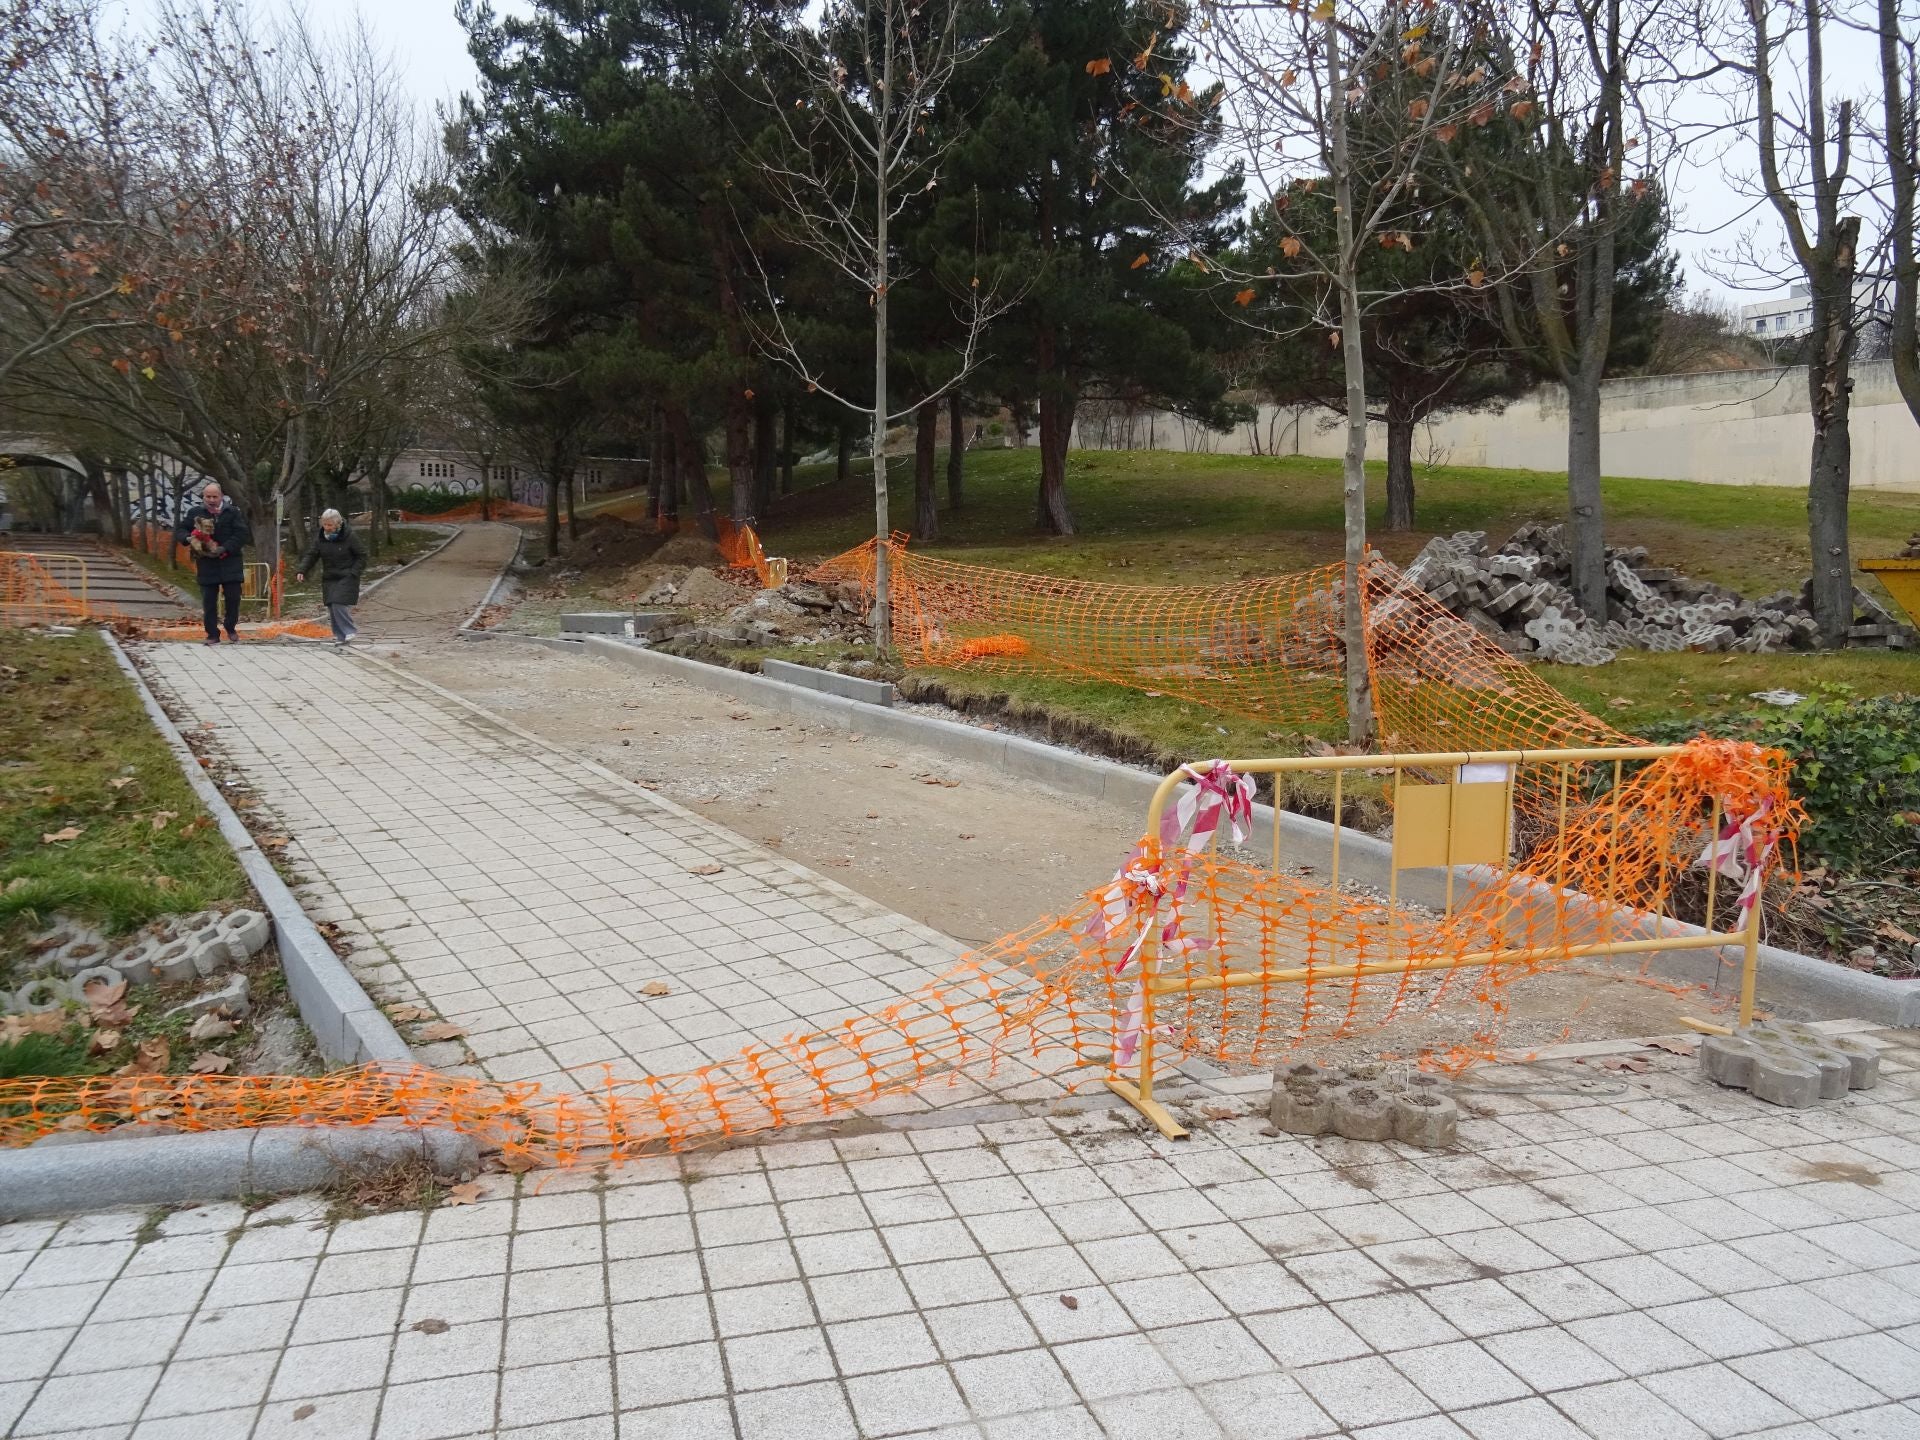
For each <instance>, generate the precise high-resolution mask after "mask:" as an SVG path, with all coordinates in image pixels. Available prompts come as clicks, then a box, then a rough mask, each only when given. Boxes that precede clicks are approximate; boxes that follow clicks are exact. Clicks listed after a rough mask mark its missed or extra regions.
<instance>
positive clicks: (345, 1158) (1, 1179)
mask: <svg viewBox="0 0 1920 1440" xmlns="http://www.w3.org/2000/svg"><path fill="white" fill-rule="evenodd" d="M59 1138H60V1140H61V1141H63V1142H64V1143H61V1144H58V1145H53V1144H42V1145H35V1146H31V1147H29V1148H27V1149H25V1150H0V1221H5V1220H32V1219H38V1218H41V1217H43V1216H51V1215H67V1214H71V1213H73V1212H74V1211H77V1210H117V1209H132V1208H137V1207H142V1206H150V1205H189V1204H196V1203H199V1202H202V1201H207V1200H231V1199H233V1198H235V1197H236V1196H240V1195H291V1194H295V1193H297V1192H299V1191H302V1190H315V1189H318V1188H320V1187H321V1186H324V1185H326V1184H327V1183H329V1182H330V1181H331V1180H333V1179H334V1178H335V1177H336V1176H338V1175H340V1174H342V1173H350V1172H352V1171H355V1170H359V1169H363V1168H375V1167H381V1166H387V1165H392V1164H396V1163H399V1162H402V1161H408V1160H415V1159H420V1160H424V1161H426V1163H427V1164H428V1165H430V1166H431V1167H432V1168H433V1173H434V1174H435V1175H444V1176H449V1177H457V1178H459V1179H463V1180H464V1179H467V1178H469V1177H470V1176H472V1175H473V1174H474V1173H475V1172H476V1171H478V1169H479V1167H480V1152H479V1147H478V1146H477V1145H476V1144H475V1143H474V1141H473V1139H472V1137H471V1136H468V1135H462V1134H460V1133H459V1132H458V1131H456V1130H448V1129H445V1128H443V1127H438V1126H418V1127H412V1126H399V1125H361V1126H338V1125H335V1126H326V1125H270V1126H262V1127H260V1128H259V1129H253V1130H202V1131H196V1132H193V1133H191V1134H180V1135H135V1136H128V1137H125V1138H115V1137H114V1136H113V1135H112V1134H105V1135H90V1134H87V1133H86V1132H84V1131H76V1132H73V1133H71V1134H67V1133H59Z"/></svg>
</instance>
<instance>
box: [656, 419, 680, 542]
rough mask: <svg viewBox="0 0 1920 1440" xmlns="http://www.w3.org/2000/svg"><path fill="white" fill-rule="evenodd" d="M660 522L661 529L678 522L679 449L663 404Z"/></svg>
mask: <svg viewBox="0 0 1920 1440" xmlns="http://www.w3.org/2000/svg"><path fill="white" fill-rule="evenodd" d="M660 522H661V527H660V528H661V529H663V530H672V529H674V528H676V527H677V526H678V525H679V524H680V450H679V447H678V446H677V445H675V444H674V439H673V425H672V423H671V415H670V412H669V411H668V410H667V408H666V407H665V406H662V407H661V408H660Z"/></svg>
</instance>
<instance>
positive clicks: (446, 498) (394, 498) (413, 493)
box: [387, 485, 500, 515]
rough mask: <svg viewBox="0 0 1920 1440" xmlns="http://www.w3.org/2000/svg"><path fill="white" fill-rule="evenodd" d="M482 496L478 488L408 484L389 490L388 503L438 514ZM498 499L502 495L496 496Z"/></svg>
mask: <svg viewBox="0 0 1920 1440" xmlns="http://www.w3.org/2000/svg"><path fill="white" fill-rule="evenodd" d="M479 498H480V492H479V491H478V490H474V491H465V490H447V489H444V488H442V487H441V486H438V485H407V486H395V487H390V488H389V489H388V490H387V505H388V506H389V508H391V509H394V510H406V511H410V512H411V513H413V514H415V515H438V514H440V513H441V512H442V511H445V510H452V509H454V508H456V507H457V506H461V505H471V504H472V503H473V502H474V501H476V500H478V499H479ZM494 498H495V499H496V500H497V499H499V498H500V497H499V496H498V495H496V496H494Z"/></svg>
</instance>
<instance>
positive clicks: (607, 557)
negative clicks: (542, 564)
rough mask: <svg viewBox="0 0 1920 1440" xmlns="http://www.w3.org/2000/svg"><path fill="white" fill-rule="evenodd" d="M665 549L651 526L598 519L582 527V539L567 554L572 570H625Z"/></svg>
mask: <svg viewBox="0 0 1920 1440" xmlns="http://www.w3.org/2000/svg"><path fill="white" fill-rule="evenodd" d="M663 548H665V547H664V546H663V545H662V544H661V537H660V534H659V532H658V531H656V530H655V529H654V528H653V527H652V526H651V525H636V524H634V523H633V522H632V521H629V520H622V519H621V518H620V517H619V516H617V515H596V516H594V517H593V518H592V519H590V520H588V521H586V522H585V523H584V524H583V525H582V526H581V529H580V539H579V540H578V541H577V542H576V543H574V544H573V545H570V546H569V547H567V549H566V551H565V552H564V553H565V559H566V563H567V564H568V566H569V567H570V568H572V569H576V570H614V569H618V570H625V569H627V568H628V567H629V566H632V565H634V564H637V563H638V562H640V561H643V560H649V559H653V558H654V557H655V556H657V555H658V553H659V552H660V551H661V550H662V549H663ZM681 563H685V562H684V561H683V562H681Z"/></svg>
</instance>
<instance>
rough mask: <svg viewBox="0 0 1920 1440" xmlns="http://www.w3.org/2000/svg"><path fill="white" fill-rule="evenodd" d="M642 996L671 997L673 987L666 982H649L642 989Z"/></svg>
mask: <svg viewBox="0 0 1920 1440" xmlns="http://www.w3.org/2000/svg"><path fill="white" fill-rule="evenodd" d="M640 993H641V994H642V995H671V994H672V993H673V987H672V986H671V985H669V984H667V982H666V981H664V980H649V981H647V983H646V984H644V985H642V986H641V987H640Z"/></svg>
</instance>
